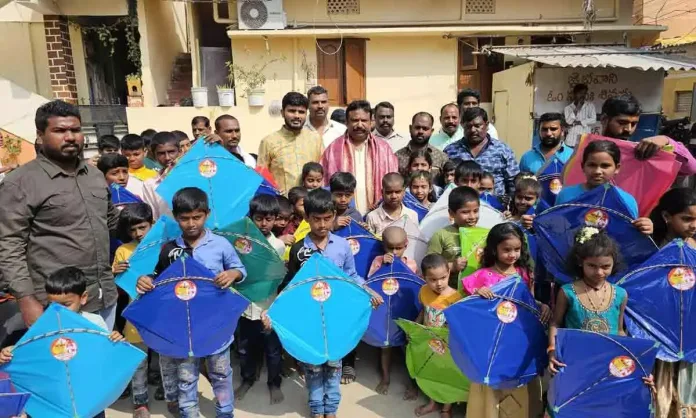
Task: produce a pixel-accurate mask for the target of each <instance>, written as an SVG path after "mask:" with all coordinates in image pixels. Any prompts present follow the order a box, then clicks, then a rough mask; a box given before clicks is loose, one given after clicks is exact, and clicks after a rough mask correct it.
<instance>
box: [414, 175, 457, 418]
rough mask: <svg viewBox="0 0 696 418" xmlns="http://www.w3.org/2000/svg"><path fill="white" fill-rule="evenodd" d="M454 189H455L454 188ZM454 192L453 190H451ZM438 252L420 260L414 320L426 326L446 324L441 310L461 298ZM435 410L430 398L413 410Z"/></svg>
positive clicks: (444, 414) (447, 413) (446, 416)
mask: <svg viewBox="0 0 696 418" xmlns="http://www.w3.org/2000/svg"><path fill="white" fill-rule="evenodd" d="M455 190H456V189H455ZM452 192H453V193H454V191H452ZM449 264H450V263H448V262H447V260H446V259H445V257H443V256H442V255H440V254H429V255H427V256H425V258H423V261H422V262H421V270H422V271H423V277H424V278H425V285H424V286H423V287H421V290H420V292H419V293H418V300H419V301H420V303H421V304H422V305H423V310H422V311H421V313H420V315H419V316H418V319H416V322H418V323H420V324H423V325H425V326H426V327H444V326H446V322H445V314H444V313H443V311H444V310H445V308H447V307H448V306H450V305H452V304H454V303H455V302H457V301H459V300H460V299H461V298H462V295H461V293H459V292H457V291H456V290H455V289H453V288H452V287H451V286H450V285H449V278H450V267H449ZM435 410H437V403H435V401H433V400H432V399H431V400H430V401H429V402H428V403H427V404H425V405H421V406H419V407H418V408H416V410H415V414H416V416H422V415H426V414H429V413H431V412H434V411H435ZM451 416H452V405H451V404H444V405H442V410H441V411H440V417H441V418H450V417H451Z"/></svg>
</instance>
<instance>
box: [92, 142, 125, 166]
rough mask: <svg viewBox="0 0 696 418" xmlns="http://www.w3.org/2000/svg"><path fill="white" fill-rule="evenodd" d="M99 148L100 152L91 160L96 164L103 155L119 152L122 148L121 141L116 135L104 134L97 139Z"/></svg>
mask: <svg viewBox="0 0 696 418" xmlns="http://www.w3.org/2000/svg"><path fill="white" fill-rule="evenodd" d="M97 150H98V151H99V153H98V154H97V155H95V156H94V157H92V158H90V160H89V163H90V164H92V165H95V166H96V165H97V161H99V158H101V157H102V156H103V155H106V154H118V152H119V151H120V150H121V142H120V141H119V140H118V138H117V137H116V136H114V135H102V136H100V137H99V139H97Z"/></svg>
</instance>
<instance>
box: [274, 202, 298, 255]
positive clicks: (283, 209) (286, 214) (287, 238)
mask: <svg viewBox="0 0 696 418" xmlns="http://www.w3.org/2000/svg"><path fill="white" fill-rule="evenodd" d="M276 199H277V200H278V207H279V212H278V216H277V217H276V221H275V224H274V225H273V235H275V236H276V237H278V239H279V240H281V241H282V242H283V244H285V245H288V246H290V245H292V244H294V243H295V237H294V236H293V235H292V234H283V231H285V228H286V227H287V226H288V224H289V223H290V218H291V217H292V212H293V207H292V203H290V200H289V199H288V198H287V197H285V196H277V197H276Z"/></svg>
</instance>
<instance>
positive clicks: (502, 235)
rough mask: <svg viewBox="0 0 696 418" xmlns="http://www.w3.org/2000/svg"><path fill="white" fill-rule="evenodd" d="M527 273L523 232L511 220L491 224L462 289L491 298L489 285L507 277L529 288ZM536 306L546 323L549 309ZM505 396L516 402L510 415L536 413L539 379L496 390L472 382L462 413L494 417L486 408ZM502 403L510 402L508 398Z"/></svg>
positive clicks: (528, 261) (490, 408) (493, 407)
mask: <svg viewBox="0 0 696 418" xmlns="http://www.w3.org/2000/svg"><path fill="white" fill-rule="evenodd" d="M531 272H532V267H531V259H530V255H529V251H528V250H527V243H526V240H525V235H524V233H523V232H522V231H521V230H520V228H519V227H518V226H517V225H515V224H513V223H509V222H508V223H502V224H498V225H496V226H494V227H493V228H492V229H491V230H490V232H489V233H488V237H487V238H486V247H485V248H484V250H483V256H482V259H481V269H479V270H477V271H476V272H475V273H474V274H471V275H469V276H467V277H465V278H464V279H463V280H462V283H463V289H464V290H465V291H466V292H467V293H469V294H470V295H478V296H481V297H483V298H486V299H493V298H494V296H495V295H494V294H493V292H492V291H491V289H490V288H491V287H492V286H494V285H496V284H497V283H500V282H501V281H503V280H506V279H508V278H510V276H513V275H519V276H520V277H522V279H523V280H524V281H525V283H526V284H527V285H528V286H529V288H530V290H532V291H533V288H534V287H533V279H532V274H531ZM537 305H538V306H539V308H540V310H541V318H540V319H541V321H542V322H543V323H547V322H548V321H549V320H550V319H551V309H550V308H549V307H548V306H547V305H545V304H543V303H540V302H537ZM508 397H512V398H513V399H515V401H516V402H515V404H516V405H519V409H518V410H516V411H515V412H514V413H513V415H514V416H519V417H527V416H538V414H540V413H541V411H542V404H541V381H540V380H539V379H535V380H532V381H531V382H530V383H529V384H528V385H526V386H523V387H519V388H516V389H513V390H496V389H493V388H492V387H490V386H486V385H483V384H479V383H474V382H472V383H471V387H470V388H469V402H468V403H467V410H466V414H467V416H472V417H481V418H498V415H497V414H496V415H490V413H488V415H487V411H498V410H500V409H501V403H502V402H503V400H505V399H507V398H508ZM506 403H508V404H512V403H511V402H510V401H509V400H508V401H506ZM530 412H531V413H532V415H530ZM509 413H510V412H509ZM535 413H536V415H534V414H535Z"/></svg>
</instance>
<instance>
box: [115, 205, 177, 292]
mask: <svg viewBox="0 0 696 418" xmlns="http://www.w3.org/2000/svg"><path fill="white" fill-rule="evenodd" d="M179 235H181V228H179V224H177V223H176V222H175V221H174V220H173V219H172V218H170V217H168V216H162V217H160V218H159V219H158V220H157V222H155V224H154V225H153V226H152V228H150V231H149V232H148V233H147V235H145V237H144V238H143V239H142V240H141V241H140V243H138V246H137V247H135V250H134V251H133V254H131V257H130V258H129V259H128V263H129V267H128V270H126V271H124V272H123V273H121V274H119V275H118V276H116V280H115V282H116V284H117V285H118V287H120V288H121V289H123V290H124V291H125V292H126V293H128V296H130V298H131V299H137V298H138V292H137V291H136V290H135V285H136V283H138V278H139V277H140V276H146V275H148V274H152V273H153V272H154V271H155V266H157V260H158V259H159V255H160V251H161V250H162V246H164V244H166V243H167V242H169V241H171V240H173V239H176V238H177V237H178V236H179Z"/></svg>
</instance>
